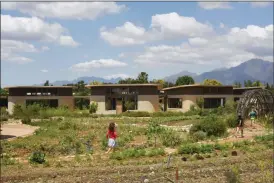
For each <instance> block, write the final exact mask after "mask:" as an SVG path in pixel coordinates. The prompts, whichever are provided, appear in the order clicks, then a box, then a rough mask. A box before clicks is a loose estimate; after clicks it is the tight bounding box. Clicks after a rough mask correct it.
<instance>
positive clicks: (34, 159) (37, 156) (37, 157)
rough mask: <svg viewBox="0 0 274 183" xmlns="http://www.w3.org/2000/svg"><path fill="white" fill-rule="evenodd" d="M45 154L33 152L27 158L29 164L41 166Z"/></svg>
mask: <svg viewBox="0 0 274 183" xmlns="http://www.w3.org/2000/svg"><path fill="white" fill-rule="evenodd" d="M45 156H46V155H45V154H44V153H42V152H40V151H38V152H33V153H32V154H31V156H30V157H29V161H30V163H38V164H42V163H44V162H45Z"/></svg>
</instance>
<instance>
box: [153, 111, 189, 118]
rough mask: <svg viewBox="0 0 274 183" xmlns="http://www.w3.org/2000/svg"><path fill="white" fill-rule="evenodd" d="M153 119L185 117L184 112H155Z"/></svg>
mask: <svg viewBox="0 0 274 183" xmlns="http://www.w3.org/2000/svg"><path fill="white" fill-rule="evenodd" d="M151 115H152V117H172V116H184V113H183V112H175V111H166V112H162V111H161V112H154V113H152V114H151Z"/></svg>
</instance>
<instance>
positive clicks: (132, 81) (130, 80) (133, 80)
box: [118, 78, 136, 84]
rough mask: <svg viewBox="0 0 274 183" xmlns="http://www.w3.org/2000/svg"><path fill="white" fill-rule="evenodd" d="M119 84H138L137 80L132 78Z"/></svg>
mask: <svg viewBox="0 0 274 183" xmlns="http://www.w3.org/2000/svg"><path fill="white" fill-rule="evenodd" d="M118 83H119V84H134V83H136V80H135V79H132V78H126V79H122V80H120V81H119V82H118Z"/></svg>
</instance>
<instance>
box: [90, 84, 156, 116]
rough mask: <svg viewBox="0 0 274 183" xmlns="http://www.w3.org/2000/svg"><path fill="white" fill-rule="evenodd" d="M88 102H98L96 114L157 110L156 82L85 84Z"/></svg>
mask: <svg viewBox="0 0 274 183" xmlns="http://www.w3.org/2000/svg"><path fill="white" fill-rule="evenodd" d="M86 87H88V88H90V89H91V96H90V102H91V103H92V102H96V103H97V104H98V109H97V114H120V113H122V112H125V111H127V110H129V111H131V110H132V111H147V112H155V111H159V90H160V89H161V88H160V85H158V84H103V85H87V86H86Z"/></svg>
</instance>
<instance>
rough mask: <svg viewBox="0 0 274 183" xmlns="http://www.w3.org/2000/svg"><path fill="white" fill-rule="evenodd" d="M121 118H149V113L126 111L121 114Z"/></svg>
mask: <svg viewBox="0 0 274 183" xmlns="http://www.w3.org/2000/svg"><path fill="white" fill-rule="evenodd" d="M122 116H128V117H150V114H149V112H146V111H127V112H124V113H122Z"/></svg>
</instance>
